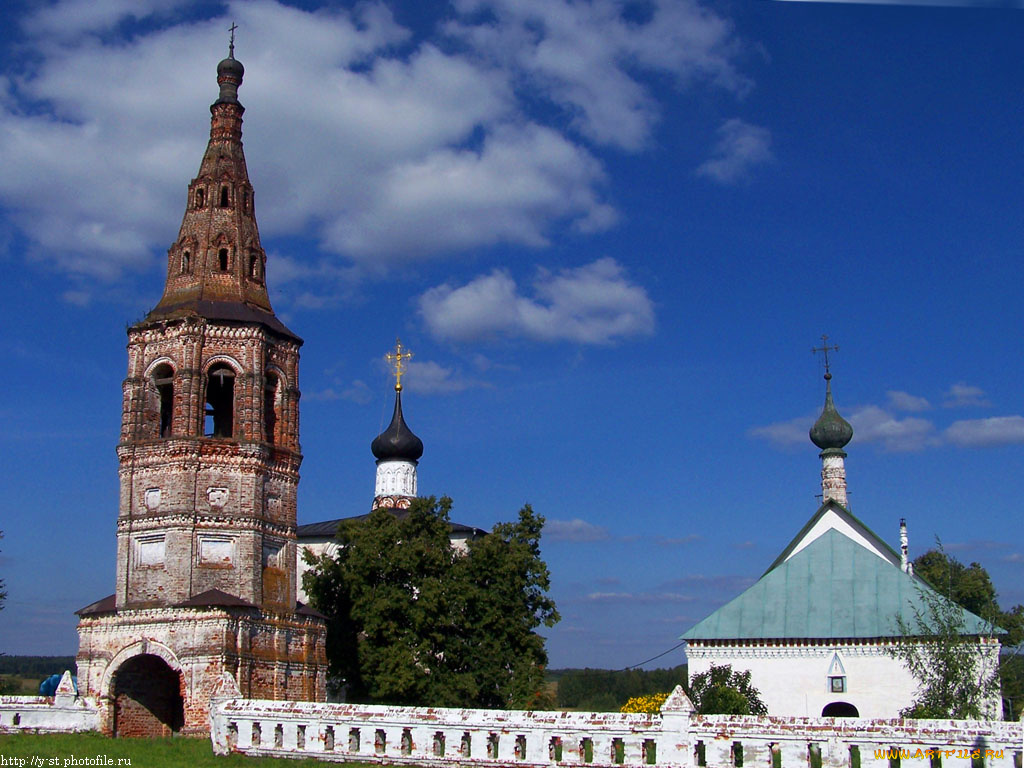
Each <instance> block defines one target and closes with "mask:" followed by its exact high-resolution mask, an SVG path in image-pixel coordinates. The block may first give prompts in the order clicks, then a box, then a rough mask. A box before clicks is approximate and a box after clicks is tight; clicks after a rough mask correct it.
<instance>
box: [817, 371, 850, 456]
mask: <svg viewBox="0 0 1024 768" xmlns="http://www.w3.org/2000/svg"><path fill="white" fill-rule="evenodd" d="M831 378H832V376H831V374H825V407H824V408H823V409H822V411H821V416H819V417H818V420H817V421H816V422H814V426H813V427H811V432H810V435H811V442H812V443H814V444H815V445H816V446H818V447H819V448H821V450H823V451H827V450H829V449H834V450H842V449H843V447H844V446H845V445H846V444H847V443H848V442H850V440H852V439H853V427H851V426H850V422H848V421H847V420H846V419H844V418H843V417H842V416H840V415H839V411H837V410H836V406H835V403H833V402H832V382H831Z"/></svg>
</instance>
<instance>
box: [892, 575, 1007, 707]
mask: <svg viewBox="0 0 1024 768" xmlns="http://www.w3.org/2000/svg"><path fill="white" fill-rule="evenodd" d="M919 594H920V597H921V601H922V602H923V603H924V608H918V607H916V606H915V607H914V618H913V620H912V621H910V620H907V619H906V618H904V617H903V616H897V617H896V626H897V629H898V630H899V633H900V637H899V639H898V640H897V642H896V643H895V644H894V645H892V646H890V647H889V648H887V649H886V651H887V653H889V655H890V656H892V657H893V658H896V659H900V660H901V661H903V663H904V664H905V665H906V667H907V669H908V670H909V671H910V673H911V674H912V675H913V676H914V678H915V679H916V680H917V683H918V689H917V697H916V699H915V700H914V703H913V704H912V705H911V706H909V707H907V708H906V709H903V710H901V711H900V715H902V716H903V717H917V718H955V719H959V720H966V719H970V720H977V719H979V718H982V717H987V716H989V713H988V712H986V711H985V703H986V701H987V700H988V699H989V698H990V697H991V696H992V695H993V694H994V693H995V692H996V691H998V689H999V670H998V667H997V665H995V664H992V663H991V661H990V656H989V649H990V646H988V645H987V644H985V643H983V642H981V641H980V638H978V637H975V636H972V635H967V634H966V628H965V626H964V615H963V613H962V611H961V607H960V606H959V605H957V604H956V603H954V602H953V601H952V600H947V599H946V598H944V597H943V596H942V595H940V594H938V593H936V592H934V591H932V590H926V589H923V588H922V589H920V591H919Z"/></svg>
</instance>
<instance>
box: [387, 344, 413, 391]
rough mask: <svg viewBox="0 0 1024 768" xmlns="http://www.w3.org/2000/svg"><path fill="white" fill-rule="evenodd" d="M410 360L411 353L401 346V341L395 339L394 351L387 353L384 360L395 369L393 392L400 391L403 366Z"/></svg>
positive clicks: (403, 371)
mask: <svg viewBox="0 0 1024 768" xmlns="http://www.w3.org/2000/svg"><path fill="white" fill-rule="evenodd" d="M411 358H412V352H410V351H409V350H408V349H406V348H405V347H403V346H402V340H401V339H395V351H394V352H388V353H387V354H386V355H384V359H385V360H387V361H388V362H389V363H391V367H392V368H394V369H395V392H401V391H402V374H403V373H405V364H406V362H408V361H409V360H410V359H411Z"/></svg>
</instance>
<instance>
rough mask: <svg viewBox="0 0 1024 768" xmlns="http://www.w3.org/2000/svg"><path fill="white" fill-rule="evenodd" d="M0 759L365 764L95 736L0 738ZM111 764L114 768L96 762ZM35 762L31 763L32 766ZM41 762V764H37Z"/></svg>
mask: <svg viewBox="0 0 1024 768" xmlns="http://www.w3.org/2000/svg"><path fill="white" fill-rule="evenodd" d="M0 757H3V758H5V761H6V762H5V764H6V765H11V762H10V760H11V758H12V757H17V758H22V759H24V760H25V761H26V762H25V768H41V767H44V766H56V768H67V766H71V765H74V763H73V762H72V761H71V758H72V757H75V758H78V760H82V758H90V760H91V761H92V762H89V763H83V762H78V763H77V765H78V766H81V765H91V766H96V765H106V766H109V767H112V768H116V766H118V765H121V766H131V767H132V768H314V766H315V767H316V768H326V767H327V766H349V767H350V768H354V767H355V766H361V767H362V768H365V766H366V765H367V763H329V762H326V761H320V760H309V759H304V760H288V759H277V758H269V757H244V756H242V755H227V756H224V757H220V756H217V755H214V754H213V748H212V747H211V746H210V740H209V739H184V738H175V739H108V738H106V737H105V736H100V735H99V734H96V733H82V734H55V735H52V736H35V735H31V734H24V733H18V734H12V735H6V734H3V735H0ZM97 757H99V758H109V759H110V760H112V761H113V762H106V761H105V760H104V761H103V762H100V761H96V758H97ZM32 758H36V760H35V762H34V763H33V762H31V760H32ZM40 758H41V759H42V762H40Z"/></svg>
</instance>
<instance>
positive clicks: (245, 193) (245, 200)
mask: <svg viewBox="0 0 1024 768" xmlns="http://www.w3.org/2000/svg"><path fill="white" fill-rule="evenodd" d="M242 212H243V213H248V212H249V190H247V189H246V190H242Z"/></svg>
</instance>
